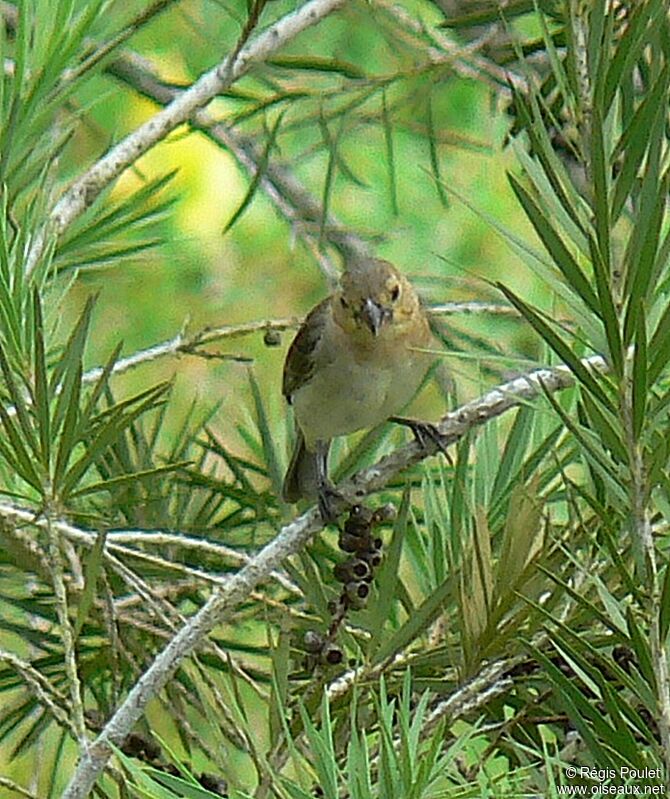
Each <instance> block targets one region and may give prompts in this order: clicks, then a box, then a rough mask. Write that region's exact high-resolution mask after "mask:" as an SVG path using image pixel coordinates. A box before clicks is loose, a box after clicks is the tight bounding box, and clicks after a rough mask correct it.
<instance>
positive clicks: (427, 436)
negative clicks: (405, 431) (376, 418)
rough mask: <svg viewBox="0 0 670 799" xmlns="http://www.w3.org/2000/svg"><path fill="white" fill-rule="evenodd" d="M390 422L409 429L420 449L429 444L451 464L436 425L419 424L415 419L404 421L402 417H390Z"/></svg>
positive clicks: (428, 423) (425, 447)
mask: <svg viewBox="0 0 670 799" xmlns="http://www.w3.org/2000/svg"><path fill="white" fill-rule="evenodd" d="M391 421H392V422H396V424H402V425H404V426H405V427H409V429H410V430H411V431H412V433H413V434H414V438H415V439H416V443H417V444H418V445H419V446H420V447H421V449H423V450H425V449H427V447H428V443H429V442H430V443H432V444H434V445H435V446H436V447H437V448H438V449H439V450H440V452H441V453H442V454H443V455H444V456H445V458H446V459H447V461H449V463H452V460H451V456H450V455H449V453H448V452H447V446H446V444H445V443H444V439H443V438H442V434H441V433H440V431H439V429H438V427H437V425H434V424H431V423H430V422H419V421H417V420H416V419H406V418H405V417H404V416H392V417H391Z"/></svg>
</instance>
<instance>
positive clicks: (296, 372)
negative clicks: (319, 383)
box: [282, 297, 331, 402]
mask: <svg viewBox="0 0 670 799" xmlns="http://www.w3.org/2000/svg"><path fill="white" fill-rule="evenodd" d="M330 303H331V298H330V297H327V298H326V299H325V300H323V302H320V303H319V304H318V305H317V306H316V307H315V308H313V309H312V310H311V311H310V312H309V314H308V315H307V318H306V319H305V321H304V322H303V323H302V327H301V328H300V330H298V332H297V334H296V337H295V338H294V339H293V343H292V344H291V346H290V347H289V351H288V354H287V355H286V361H285V363H284V381H283V384H282V393H283V394H284V396H285V397H286V399H287V400H288V401H289V402H290V401H291V397H292V395H293V394H294V393H295V392H296V391H297V390H298V389H299V388H301V386H304V385H305V383H308V382H309V380H310V379H311V377H312V375H313V374H314V365H315V354H316V350H317V348H318V346H319V342H320V341H321V336H322V334H323V329H324V327H325V325H326V321H327V319H328V316H329V314H330Z"/></svg>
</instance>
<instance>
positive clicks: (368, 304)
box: [361, 297, 391, 336]
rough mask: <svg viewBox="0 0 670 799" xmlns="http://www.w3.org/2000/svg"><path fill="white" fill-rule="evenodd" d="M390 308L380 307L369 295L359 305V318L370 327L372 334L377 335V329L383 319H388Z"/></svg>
mask: <svg viewBox="0 0 670 799" xmlns="http://www.w3.org/2000/svg"><path fill="white" fill-rule="evenodd" d="M390 317H391V310H390V309H389V308H382V307H381V305H377V303H376V302H374V300H371V299H370V298H369V297H368V299H367V300H365V302H364V303H363V305H362V306H361V318H362V319H363V321H364V322H365V324H366V325H367V326H368V327H369V328H370V332H371V333H372V335H373V336H377V335H379V330H380V329H381V326H382V325H383V324H384V322H385V321H387V320H388V319H390Z"/></svg>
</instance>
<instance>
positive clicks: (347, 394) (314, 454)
mask: <svg viewBox="0 0 670 799" xmlns="http://www.w3.org/2000/svg"><path fill="white" fill-rule="evenodd" d="M432 340H433V339H432V333H431V330H430V327H429V324H428V319H427V316H426V313H425V311H424V309H423V307H422V305H421V302H420V300H419V297H418V295H417V294H416V292H415V290H414V288H413V286H412V284H411V283H410V282H409V280H407V278H406V277H405V276H404V275H403V274H402V273H401V272H400V271H399V270H398V269H396V267H395V266H394V265H393V264H391V263H389V262H388V261H385V260H382V259H379V258H358V259H355V260H351V261H350V262H349V263H348V264H347V265H346V266H345V269H344V272H343V273H342V276H341V279H340V283H339V286H338V288H337V289H336V290H335V291H334V292H333V293H332V294H331V295H330V296H329V297H327V298H326V299H324V300H323V301H322V302H320V303H319V304H318V305H316V306H315V307H314V308H313V309H312V310H311V311H310V313H309V314H308V315H307V317H306V318H305V321H304V322H303V324H302V326H301V327H300V328H299V330H298V332H297V334H296V336H295V338H294V340H293V342H292V344H291V346H290V348H289V350H288V353H287V355H286V361H285V363H284V374H283V383H282V392H283V394H284V397H285V398H286V399H287V400H288V402H289V404H290V405H292V406H293V410H294V418H295V426H296V441H295V446H294V449H293V455H292V457H291V460H290V463H289V466H288V469H287V471H286V476H285V478H284V483H283V488H282V499H283V500H284V501H285V502H287V503H295V502H297V501H299V500H300V499H308V500H311V499H315V498H318V503H319V509H320V511H321V515H322V517H323V519H324V521H333V518H334V515H335V514H334V512H333V500H334V499H335V498H336V497H337V496H338V492H337V491H336V490H335V489H334V487H333V486H332V484H331V483H330V481H329V479H328V452H329V448H330V443H331V441H332V440H333V439H334V438H336V437H337V436H343V435H348V434H350V433H353V432H355V431H357V430H362V429H366V428H372V427H375V426H376V425H378V424H381V423H382V422H384V421H386V420H388V419H391V418H393V419H394V420H396V421H399V422H401V423H403V424H409V426H410V427H412V429H413V430H414V432H415V435H416V436H417V438H419V437H420V434H421V430H422V428H421V425H422V423H414V422H412V421H411V420H407V419H402V418H399V417H396V414H397V413H398V412H399V411H401V410H402V409H403V408H404V406H405V405H407V404H408V403H409V401H410V400H411V399H412V397H413V396H414V394H416V392H417V390H418V388H419V386H420V384H421V383H422V381H423V379H424V377H425V375H426V374H427V372H428V369H429V368H430V366H431V363H432V361H433V356H432V355H431V352H430V349H429V347H430V345H431V342H432Z"/></svg>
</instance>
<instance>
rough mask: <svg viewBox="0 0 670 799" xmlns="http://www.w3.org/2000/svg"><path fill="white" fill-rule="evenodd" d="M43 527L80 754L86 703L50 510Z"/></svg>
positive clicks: (84, 739)
mask: <svg viewBox="0 0 670 799" xmlns="http://www.w3.org/2000/svg"><path fill="white" fill-rule="evenodd" d="M44 526H45V528H46V531H47V542H48V552H49V566H50V569H51V578H52V581H53V587H54V599H55V603H56V613H57V615H58V623H59V625H60V632H61V640H62V642H63V651H64V657H65V673H66V675H67V680H68V684H69V688H70V699H71V702H72V724H73V726H74V729H75V731H76V734H77V740H78V742H79V751H80V754H83V753H84V752H85V751H86V747H87V745H88V737H87V735H86V723H85V721H84V702H83V699H82V692H81V681H80V679H79V671H78V669H77V655H76V652H75V646H74V644H75V641H74V631H73V629H72V623H71V621H70V614H69V611H68V600H67V591H66V589H65V580H64V571H63V553H62V548H61V539H60V536H59V533H58V530H57V529H56V526H55V519H54V518H53V517H52V514H51V511H50V510H49V509H47V510H46V511H45V513H44Z"/></svg>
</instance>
